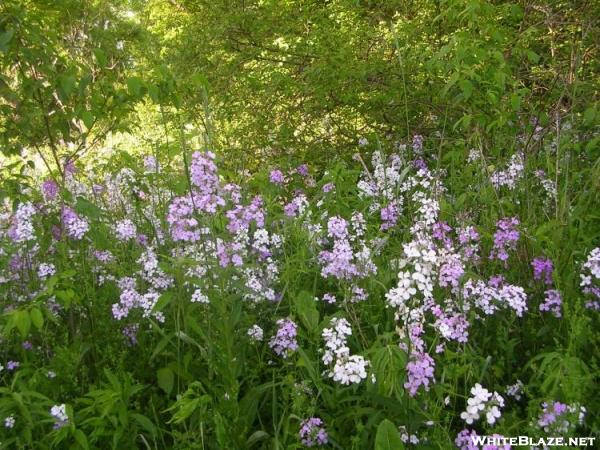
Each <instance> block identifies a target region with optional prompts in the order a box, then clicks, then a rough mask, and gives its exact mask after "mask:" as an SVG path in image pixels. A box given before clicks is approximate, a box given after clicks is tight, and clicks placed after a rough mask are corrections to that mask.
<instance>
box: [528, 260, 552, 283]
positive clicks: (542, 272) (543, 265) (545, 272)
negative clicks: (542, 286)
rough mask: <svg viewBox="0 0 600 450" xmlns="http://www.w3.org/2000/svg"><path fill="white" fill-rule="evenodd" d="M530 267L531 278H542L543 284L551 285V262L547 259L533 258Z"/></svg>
mask: <svg viewBox="0 0 600 450" xmlns="http://www.w3.org/2000/svg"><path fill="white" fill-rule="evenodd" d="M531 265H532V266H533V278H535V279H536V280H541V279H542V277H543V278H544V283H546V284H547V285H551V284H552V272H553V271H554V265H553V264H552V260H550V259H548V258H535V259H534V260H533V261H532V262H531Z"/></svg>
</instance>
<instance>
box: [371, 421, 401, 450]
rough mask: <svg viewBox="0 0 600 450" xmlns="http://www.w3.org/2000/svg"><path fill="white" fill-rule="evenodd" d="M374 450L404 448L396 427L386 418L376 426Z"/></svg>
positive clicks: (398, 449)
mask: <svg viewBox="0 0 600 450" xmlns="http://www.w3.org/2000/svg"><path fill="white" fill-rule="evenodd" d="M375 450H404V444H403V443H402V439H400V433H399V432H398V429H397V428H396V426H395V425H394V424H393V423H392V422H390V421H389V420H388V419H384V420H382V421H381V423H380V424H379V426H378V427H377V435H376V436H375Z"/></svg>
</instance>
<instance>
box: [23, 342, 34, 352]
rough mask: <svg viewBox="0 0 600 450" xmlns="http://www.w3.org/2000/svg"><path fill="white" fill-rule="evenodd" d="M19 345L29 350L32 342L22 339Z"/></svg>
mask: <svg viewBox="0 0 600 450" xmlns="http://www.w3.org/2000/svg"><path fill="white" fill-rule="evenodd" d="M21 345H22V346H23V348H24V349H25V350H31V349H32V348H33V344H32V343H31V342H29V341H24V342H23V343H22V344H21Z"/></svg>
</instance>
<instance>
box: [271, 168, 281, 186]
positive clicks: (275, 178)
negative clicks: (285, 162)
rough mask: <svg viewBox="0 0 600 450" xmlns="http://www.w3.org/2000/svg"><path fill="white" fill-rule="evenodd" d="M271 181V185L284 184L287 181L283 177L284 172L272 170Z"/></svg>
mask: <svg viewBox="0 0 600 450" xmlns="http://www.w3.org/2000/svg"><path fill="white" fill-rule="evenodd" d="M269 180H270V181H271V183H275V184H282V183H283V182H284V181H285V180H284V177H283V172H282V171H281V170H279V169H274V170H271V174H270V175H269Z"/></svg>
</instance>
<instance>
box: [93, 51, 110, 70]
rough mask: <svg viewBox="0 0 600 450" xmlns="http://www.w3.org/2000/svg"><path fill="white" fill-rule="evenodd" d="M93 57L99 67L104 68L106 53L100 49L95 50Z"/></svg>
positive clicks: (106, 61) (106, 62)
mask: <svg viewBox="0 0 600 450" xmlns="http://www.w3.org/2000/svg"><path fill="white" fill-rule="evenodd" d="M94 56H95V57H96V61H97V62H98V65H99V66H100V67H106V65H107V64H108V59H107V58H106V53H104V51H103V50H102V49H99V48H95V49H94Z"/></svg>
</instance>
